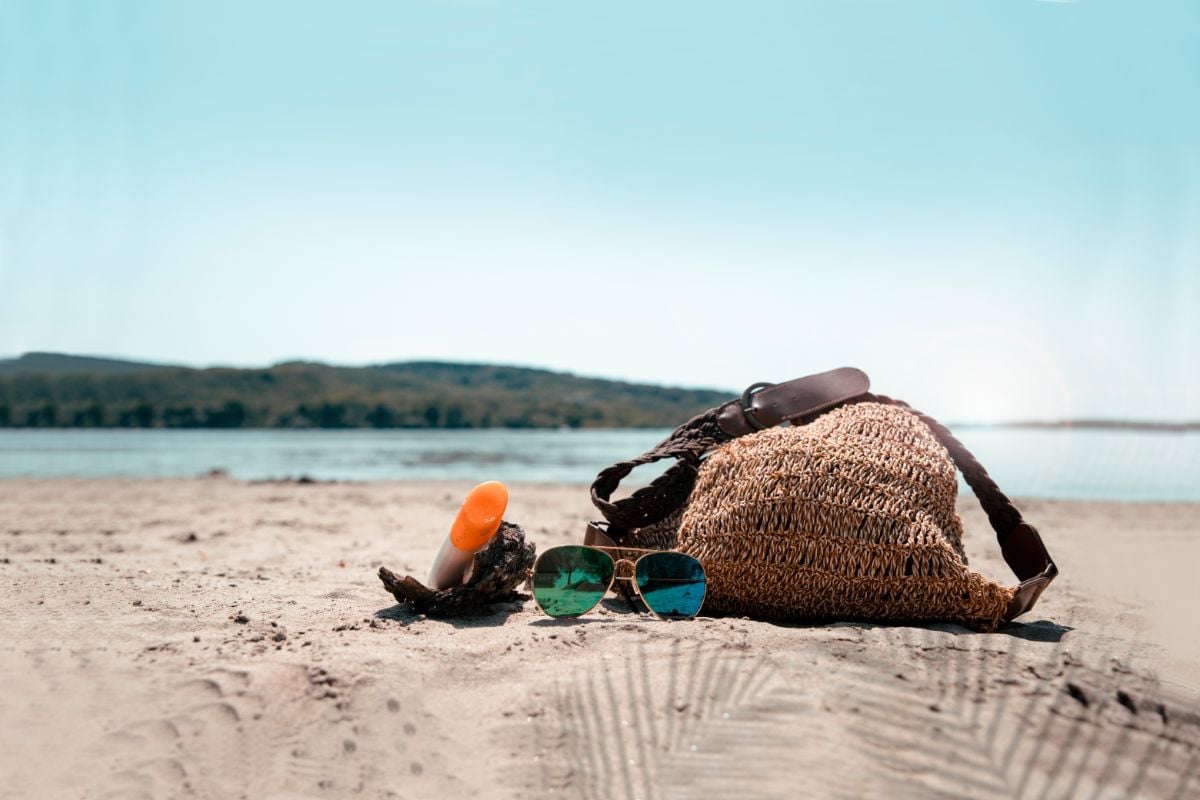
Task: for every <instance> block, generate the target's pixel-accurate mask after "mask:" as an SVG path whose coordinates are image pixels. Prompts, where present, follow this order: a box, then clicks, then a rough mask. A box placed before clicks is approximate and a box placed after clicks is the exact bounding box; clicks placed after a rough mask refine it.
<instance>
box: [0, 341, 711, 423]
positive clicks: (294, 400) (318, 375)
mask: <svg viewBox="0 0 1200 800" xmlns="http://www.w3.org/2000/svg"><path fill="white" fill-rule="evenodd" d="M59 358H62V359H69V358H70V357H59ZM726 399H728V395H727V394H726V393H724V392H714V391H708V390H688V389H673V388H666V387H658V386H648V385H641V384H630V383H621V382H616V381H604V380H597V379H589V378H579V377H576V376H573V375H567V374H562V373H554V372H549V371H545V370H533V369H523V368H518V367H496V366H487V365H471V364H444V363H433V362H416V363H404V364H390V365H384V366H378V367H362V368H350V367H331V366H327V365H323V364H308V363H293V364H281V365H278V366H275V367H271V368H269V369H225V368H220V369H187V368H181V367H154V366H150V365H147V367H146V368H145V369H144V370H139V369H135V368H131V369H128V370H120V371H99V372H94V373H92V372H87V371H80V370H79V365H78V364H72V368H70V369H65V368H64V369H54V368H51V367H45V366H44V365H40V364H39V367H38V368H36V369H33V368H29V369H21V368H20V359H17V360H16V361H9V362H5V367H4V368H3V369H0V427H19V428H111V427H116V428H548V427H570V428H604V427H673V426H675V425H678V424H679V423H681V422H683V421H684V420H685V419H687V418H688V417H690V416H692V415H694V414H696V413H699V412H700V411H703V410H704V409H706V408H710V407H712V406H713V405H716V404H717V403H719V402H723V401H724V400H726Z"/></svg>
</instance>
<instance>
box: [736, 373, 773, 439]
mask: <svg viewBox="0 0 1200 800" xmlns="http://www.w3.org/2000/svg"><path fill="white" fill-rule="evenodd" d="M774 385H775V384H773V383H767V382H766V381H760V382H759V383H752V384H750V385H749V386H747V387H746V391H744V392H742V402H741V408H742V413H743V414H745V416H746V421H747V422H749V423H750V427H751V428H753V429H754V430H756V431H762V430H766V428H767V426H766V425H764V424H763V423H762V421H761V420H759V418H758V417H757V416H755V414H754V405H753V404H752V403H751V401H752V400H753V399H754V395H755V394H756V393H757V392H761V391H762V390H763V389H769V388H770V387H772V386H774Z"/></svg>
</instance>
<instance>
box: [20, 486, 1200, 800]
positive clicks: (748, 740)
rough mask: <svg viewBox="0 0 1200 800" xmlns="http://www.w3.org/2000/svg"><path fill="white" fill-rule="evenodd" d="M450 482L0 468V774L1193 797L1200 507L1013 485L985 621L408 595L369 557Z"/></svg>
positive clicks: (451, 791) (497, 791) (375, 790)
mask: <svg viewBox="0 0 1200 800" xmlns="http://www.w3.org/2000/svg"><path fill="white" fill-rule="evenodd" d="M466 488H467V487H465V486H462V485H447V484H315V485H300V484H282V483H281V484H249V483H242V482H238V481H234V480H230V479H226V478H205V479H194V480H78V481H76V480H8V481H0V586H2V589H0V591H2V595H0V674H2V675H3V678H4V687H3V691H2V692H0V796H2V797H4V798H58V797H64V798H68V797H70V798H74V797H86V798H108V797H122V798H124V797H129V798H140V797H146V798H160V797H161V798H168V797H181V798H192V797H197V798H238V797H245V798H254V799H256V800H257V798H307V797H314V798H329V797H368V798H446V797H480V798H492V797H496V798H509V797H530V796H537V797H551V798H557V797H563V798H567V797H594V798H646V799H647V800H648V799H649V798H676V797H739V798H741V797H803V796H809V797H843V796H844V797H855V796H888V797H893V796H899V797H904V796H912V797H930V796H935V797H936V796H945V797H961V796H971V797H1073V796H1074V797H1127V796H1146V797H1179V798H1183V797H1197V796H1200V749H1198V743H1200V693H1198V692H1197V689H1196V687H1197V686H1200V626H1198V625H1197V623H1196V621H1195V618H1194V613H1195V609H1196V608H1197V607H1198V606H1200V574H1198V573H1200V566H1198V565H1200V506H1198V505H1188V504H1117V503H1078V502H1052V501H1032V502H1026V503H1023V504H1022V508H1023V509H1024V510H1025V513H1026V516H1027V517H1028V518H1029V519H1030V520H1031V521H1032V522H1034V524H1036V525H1038V527H1039V528H1040V529H1041V530H1042V531H1043V534H1044V536H1045V538H1046V541H1047V543H1048V545H1049V547H1050V549H1051V552H1052V553H1053V554H1054V555H1055V556H1056V558H1057V560H1058V562H1059V564H1060V567H1061V569H1062V576H1061V577H1060V578H1059V580H1058V582H1057V583H1056V584H1055V585H1053V586H1052V587H1051V588H1050V590H1049V591H1048V592H1047V593H1046V595H1045V596H1044V598H1043V600H1042V602H1041V604H1040V605H1039V606H1038V607H1037V608H1036V609H1035V610H1034V611H1033V612H1032V614H1031V615H1029V616H1028V617H1027V618H1024V619H1022V620H1021V623H1022V624H1019V625H1013V626H1010V627H1007V628H1005V629H1002V630H1001V631H1000V632H998V633H995V634H976V633H971V632H968V631H966V630H964V629H962V628H959V627H956V626H952V625H931V626H875V625H864V624H856V623H838V624H831V625H813V626H803V625H778V624H770V623H764V622H758V621H754V620H748V619H741V618H702V619H698V620H694V621H690V622H669V623H668V622H662V621H658V620H655V619H652V618H649V617H643V616H639V615H636V614H632V613H629V612H628V611H627V610H625V609H624V608H623V606H622V604H621V603H620V602H617V601H613V602H609V603H606V606H605V607H604V608H602V609H599V610H597V611H595V612H593V613H591V614H590V615H588V616H587V617H584V618H582V619H580V620H575V621H553V620H549V619H547V618H544V617H542V616H541V615H540V614H539V612H538V611H537V609H536V607H535V606H534V605H533V604H532V603H531V602H530V603H524V604H520V603H517V604H511V605H508V606H505V607H503V608H501V609H499V610H498V612H497V613H495V614H493V615H490V616H484V617H478V618H473V619H469V620H461V621H455V622H446V621H437V620H432V619H425V618H422V617H419V616H414V615H412V614H410V613H408V612H406V611H405V610H403V609H402V608H400V607H398V606H396V605H395V603H394V601H393V599H392V598H391V597H390V596H389V595H387V594H386V593H385V592H384V591H383V589H382V586H381V584H380V582H379V580H378V578H377V577H376V574H375V573H376V571H377V569H378V567H379V566H380V565H386V566H389V567H391V568H392V569H395V570H397V571H412V572H415V573H417V574H419V575H422V576H423V574H424V572H425V570H426V569H427V567H428V564H429V561H430V559H431V558H432V555H433V552H434V550H435V549H436V547H437V545H438V544H439V541H440V537H441V536H442V535H443V532H444V530H445V528H446V526H447V524H448V522H449V519H450V518H451V517H452V515H453V513H454V511H455V510H456V508H457V504H458V502H459V501H460V498H461V495H462V493H463V492H464V491H465V489H466ZM972 503H973V501H971V499H970V498H966V499H965V500H963V501H960V511H961V513H963V515H964V518H965V522H966V526H967V532H968V543H967V546H968V553H969V555H970V556H971V559H972V564H973V565H974V566H975V567H976V568H978V569H980V570H981V571H983V572H984V573H986V574H989V575H992V576H996V577H1000V578H1003V579H1005V580H1008V579H1009V576H1008V574H1007V571H1006V569H1005V567H1004V565H1003V563H1002V561H1001V560H1000V558H999V556H998V554H997V552H996V549H995V544H994V540H993V539H992V537H991V533H990V531H989V529H988V528H987V526H986V522H985V520H984V518H983V515H982V514H981V513H980V512H979V511H978V509H977V508H975V507H974V506H973V504H972ZM591 513H592V512H591V509H590V506H589V504H588V501H587V495H586V490H585V489H584V488H582V487H567V486H563V487H557V486H517V487H513V491H512V503H511V507H510V513H509V514H508V517H509V519H511V520H513V521H515V522H518V523H520V524H521V525H523V526H524V527H525V529H526V531H527V532H528V533H529V535H530V537H531V539H532V540H533V541H534V542H535V543H536V544H537V545H538V546H539V547H542V548H544V547H546V546H549V545H554V544H560V543H565V542H571V541H576V540H578V539H579V537H580V536H581V530H582V525H583V523H584V522H585V521H586V520H587V519H588V518H589V517H590V516H591Z"/></svg>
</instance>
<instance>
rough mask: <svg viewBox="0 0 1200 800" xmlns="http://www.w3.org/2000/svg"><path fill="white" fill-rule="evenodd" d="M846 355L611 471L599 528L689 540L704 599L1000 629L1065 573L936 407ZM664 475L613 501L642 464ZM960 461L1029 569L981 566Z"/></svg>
mask: <svg viewBox="0 0 1200 800" xmlns="http://www.w3.org/2000/svg"><path fill="white" fill-rule="evenodd" d="M869 388H870V383H869V380H868V378H867V376H866V375H865V374H864V373H863V372H861V371H859V370H856V369H851V368H843V369H837V370H833V371H831V372H825V373H821V374H819V375H811V376H809V377H806V378H800V379H797V380H794V381H789V382H787V383H781V384H774V385H772V384H755V385H754V386H751V387H750V388H749V389H747V390H746V392H745V393H744V394H743V395H742V397H741V398H739V399H737V400H731V401H730V402H728V403H726V404H724V405H722V406H719V407H717V408H714V409H711V410H709V411H707V412H705V413H703V414H701V415H699V416H697V417H694V418H693V419H691V420H689V421H688V422H686V423H685V424H684V425H682V426H680V427H679V428H678V429H676V430H675V432H674V433H673V434H672V435H671V436H670V437H669V438H667V439H666V440H665V441H663V442H661V443H660V444H659V445H658V446H656V447H655V448H654V449H652V450H650V451H649V452H647V453H645V454H644V455H642V456H640V457H638V458H635V459H633V460H630V461H622V462H620V463H617V464H614V465H613V466H611V467H609V468H608V469H606V470H604V471H603V472H601V473H600V474H599V476H598V477H597V478H596V481H595V482H594V483H593V484H592V501H593V502H594V503H595V504H596V507H597V508H599V509H600V512H601V513H602V514H603V515H604V517H605V519H606V520H607V521H608V525H607V526H604V527H601V526H598V525H593V526H589V529H588V537H587V542H588V543H595V544H610V545H611V544H620V545H626V546H630V547H651V548H661V549H678V550H680V551H681V552H684V553H688V554H689V555H692V556H695V557H696V558H698V559H699V560H700V561H701V563H702V564H703V565H704V570H705V572H706V573H707V575H708V595H707V597H706V600H705V610H706V611H715V612H718V613H732V614H745V615H749V616H753V617H759V618H763V619H781V620H795V621H818V620H833V619H859V620H875V621H897V622H898V621H933V620H943V621H950V622H957V623H961V624H963V625H966V626H969V627H972V628H975V629H979V630H993V629H995V627H996V626H997V625H998V624H999V623H1000V622H1002V621H1007V620H1012V619H1014V618H1015V617H1017V616H1019V615H1020V614H1023V613H1024V612H1026V611H1028V610H1029V609H1031V608H1032V607H1033V605H1034V603H1036V602H1037V599H1038V596H1039V595H1040V594H1041V593H1042V590H1043V589H1045V588H1046V586H1047V585H1049V583H1050V582H1051V581H1052V580H1053V579H1054V577H1055V576H1056V575H1057V574H1058V569H1057V567H1056V566H1055V565H1054V562H1053V561H1052V560H1051V558H1050V555H1049V553H1048V552H1047V551H1046V547H1045V545H1044V544H1043V543H1042V539H1041V536H1040V535H1039V534H1038V532H1037V530H1036V529H1034V527H1033V526H1032V525H1030V524H1028V523H1027V522H1025V521H1024V520H1023V519H1022V518H1021V514H1020V512H1019V511H1017V509H1016V508H1015V507H1014V506H1013V504H1012V503H1011V502H1010V501H1009V499H1008V498H1007V497H1006V496H1005V495H1004V494H1003V493H1002V492H1001V491H1000V489H999V487H997V486H996V484H995V482H994V481H992V479H991V478H990V477H989V476H988V474H987V471H986V470H984V468H983V467H982V466H981V465H980V464H979V462H978V461H976V460H975V458H974V456H972V455H971V454H970V453H969V452H968V451H967V449H966V448H965V447H963V445H962V443H961V442H959V441H958V440H957V439H955V438H954V436H953V435H952V434H951V433H950V431H949V430H947V429H946V428H945V427H944V426H942V425H941V424H940V423H938V422H937V421H936V420H934V419H932V418H930V417H928V416H926V415H924V414H921V413H920V412H918V411H916V410H914V409H912V408H910V407H908V406H907V405H906V404H904V403H902V402H900V401H897V400H892V399H891V398H888V397H883V396H881V395H874V394H871V393H870V392H869ZM663 459H674V460H675V464H674V465H672V466H671V467H670V468H669V469H668V470H667V471H666V472H665V473H664V474H663V475H661V476H659V477H658V478H657V479H656V480H654V481H653V482H652V483H651V484H650V485H649V486H646V487H644V488H641V489H639V490H637V491H635V492H634V493H633V494H632V495H631V496H629V497H627V498H624V499H621V500H615V501H614V500H612V499H611V498H612V495H613V492H614V491H615V490H616V488H617V486H618V484H619V483H620V482H621V480H622V479H623V478H625V477H626V476H627V475H629V473H630V472H631V471H632V470H633V468H634V467H636V466H638V465H641V464H649V463H651V462H655V461H660V460H663ZM955 467H957V468H958V469H959V470H961V471H962V474H963V478H964V479H965V480H966V482H967V484H968V485H969V486H970V487H971V489H972V490H973V491H974V493H975V496H976V497H977V498H978V499H979V502H980V505H982V506H983V509H984V511H985V512H986V513H987V516H988V519H989V521H990V522H991V524H992V527H993V528H994V529H995V531H996V537H997V540H998V542H999V544H1000V550H1001V552H1002V554H1003V556H1004V560H1005V561H1006V562H1007V563H1008V565H1009V567H1011V568H1012V570H1013V572H1014V573H1015V574H1016V576H1017V578H1018V580H1019V581H1020V583H1019V584H1018V585H1017V586H1015V587H1007V586H1003V585H1001V584H999V583H997V582H995V581H993V580H990V579H989V578H986V577H984V576H983V575H981V574H979V573H978V572H975V571H973V570H971V569H970V568H969V567H968V566H967V557H966V554H965V552H964V550H963V544H962V536H963V526H962V520H961V519H960V518H959V516H958V514H957V513H956V512H955V509H954V503H955V498H956V495H957V492H958V481H957V478H956V475H955Z"/></svg>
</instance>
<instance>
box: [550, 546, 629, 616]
mask: <svg viewBox="0 0 1200 800" xmlns="http://www.w3.org/2000/svg"><path fill="white" fill-rule="evenodd" d="M614 568H615V565H614V564H613V560H612V559H611V558H610V557H609V556H608V554H607V553H603V552H601V551H599V550H593V549H592V548H590V547H583V546H582V545H575V544H568V545H563V546H562V547H551V548H550V549H549V550H547V551H546V552H544V553H542V554H541V555H540V556H538V560H537V562H536V563H535V564H534V565H533V597H534V599H535V600H537V602H538V605H539V606H541V607H542V610H543V611H545V612H546V613H547V614H549V615H550V616H552V617H575V616H578V615H580V614H582V613H584V612H586V611H589V610H591V609H592V608H594V607H595V605H596V604H597V603H599V602H600V599H601V598H602V597H604V593H605V592H606V591H608V587H609V584H611V583H612V579H613V569H614Z"/></svg>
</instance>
